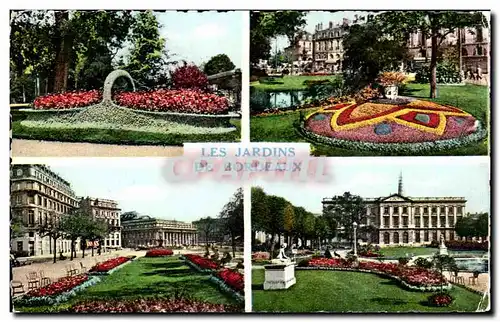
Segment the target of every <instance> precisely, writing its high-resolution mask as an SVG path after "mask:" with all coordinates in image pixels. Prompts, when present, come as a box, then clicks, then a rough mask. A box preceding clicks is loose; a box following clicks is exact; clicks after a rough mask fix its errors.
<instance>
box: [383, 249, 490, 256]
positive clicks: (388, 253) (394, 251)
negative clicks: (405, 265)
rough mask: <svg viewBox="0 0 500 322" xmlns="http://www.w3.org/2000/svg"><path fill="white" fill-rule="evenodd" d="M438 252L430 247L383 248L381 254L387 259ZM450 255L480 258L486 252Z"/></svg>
mask: <svg viewBox="0 0 500 322" xmlns="http://www.w3.org/2000/svg"><path fill="white" fill-rule="evenodd" d="M437 251H438V249H437V248H432V247H384V248H382V249H381V253H382V254H384V256H387V257H404V256H405V255H406V254H413V255H414V256H421V255H433V254H435V253H436V252H437ZM448 253H449V254H450V255H453V254H468V255H478V256H481V255H483V254H485V253H486V252H483V251H453V250H448Z"/></svg>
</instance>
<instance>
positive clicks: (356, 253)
mask: <svg viewBox="0 0 500 322" xmlns="http://www.w3.org/2000/svg"><path fill="white" fill-rule="evenodd" d="M352 226H353V227H354V256H358V252H357V249H356V248H357V241H356V228H357V227H358V223H357V222H353V223H352Z"/></svg>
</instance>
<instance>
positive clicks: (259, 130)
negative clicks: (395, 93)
mask: <svg viewBox="0 0 500 322" xmlns="http://www.w3.org/2000/svg"><path fill="white" fill-rule="evenodd" d="M438 91H439V92H438V94H439V98H437V99H432V100H431V101H435V102H438V103H442V104H450V105H453V106H456V107H459V108H461V109H463V110H464V111H466V112H469V113H471V114H472V115H473V116H474V117H476V118H477V119H479V120H481V121H482V122H483V123H484V124H487V123H488V122H487V120H488V116H487V113H488V109H489V89H488V87H487V86H479V85H465V86H438ZM428 94H429V85H426V84H408V85H406V88H405V89H404V91H403V92H402V93H401V95H405V96H411V97H416V98H421V99H426V100H430V99H428V98H426V97H428ZM314 110H316V109H315V108H313V109H304V110H301V111H302V113H304V115H306V114H308V113H309V112H312V111H314ZM301 111H288V112H282V113H279V114H275V115H269V116H252V117H251V118H250V139H251V141H252V142H309V141H307V140H306V139H305V138H304V137H302V136H301V135H300V134H299V133H298V131H297V129H296V127H295V123H296V122H297V121H298V120H299V116H300V113H301ZM311 145H312V147H313V148H314V151H313V155H316V156H392V155H394V156H397V155H411V154H410V153H404V154H402V153H392V154H390V153H383V152H377V151H356V150H348V149H343V148H338V147H333V146H329V145H323V144H318V143H316V142H314V143H312V144H311ZM415 155H419V154H415ZM426 155H429V156H431V155H457V156H458V155H488V141H487V139H485V140H483V141H482V142H477V143H474V144H470V145H467V146H464V147H460V148H456V149H450V150H443V151H435V152H429V153H426Z"/></svg>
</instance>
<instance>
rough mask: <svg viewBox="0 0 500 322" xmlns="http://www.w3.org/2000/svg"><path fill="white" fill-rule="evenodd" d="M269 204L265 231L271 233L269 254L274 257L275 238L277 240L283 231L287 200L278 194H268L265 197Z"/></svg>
mask: <svg viewBox="0 0 500 322" xmlns="http://www.w3.org/2000/svg"><path fill="white" fill-rule="evenodd" d="M267 203H268V205H269V217H268V218H267V220H266V229H265V232H266V233H268V234H270V235H271V249H270V252H271V256H272V257H274V246H275V239H276V237H278V240H279V239H280V237H281V234H282V232H283V227H284V225H283V221H284V209H285V207H286V205H287V203H288V202H287V200H286V199H285V198H282V197H278V196H269V197H268V199H267Z"/></svg>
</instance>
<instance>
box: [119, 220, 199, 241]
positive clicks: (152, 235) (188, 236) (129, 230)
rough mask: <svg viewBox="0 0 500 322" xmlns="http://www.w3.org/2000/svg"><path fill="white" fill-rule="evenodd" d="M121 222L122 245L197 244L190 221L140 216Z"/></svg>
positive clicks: (194, 231) (195, 233)
mask: <svg viewBox="0 0 500 322" xmlns="http://www.w3.org/2000/svg"><path fill="white" fill-rule="evenodd" d="M122 224H123V231H122V239H123V241H122V244H123V247H128V248H136V247H155V246H160V245H163V246H181V245H197V244H198V234H197V230H196V226H195V225H193V224H192V223H185V222H182V221H177V220H165V219H157V218H151V217H149V216H141V217H139V218H137V219H133V220H128V221H124V222H123V223H122Z"/></svg>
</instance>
